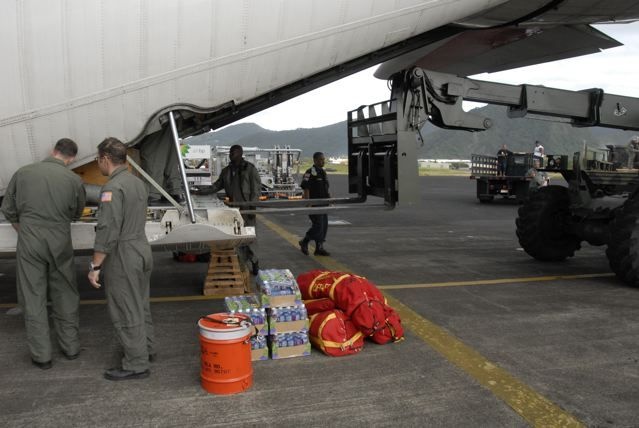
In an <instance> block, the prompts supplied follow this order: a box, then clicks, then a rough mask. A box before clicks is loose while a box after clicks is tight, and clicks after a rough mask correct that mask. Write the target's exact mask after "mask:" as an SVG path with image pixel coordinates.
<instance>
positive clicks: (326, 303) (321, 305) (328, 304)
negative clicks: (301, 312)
mask: <svg viewBox="0 0 639 428" xmlns="http://www.w3.org/2000/svg"><path fill="white" fill-rule="evenodd" d="M304 306H306V313H307V314H308V316H309V317H310V316H311V315H315V314H319V313H320V312H324V311H330V310H331V309H335V302H333V301H332V300H331V299H328V298H322V299H313V300H304Z"/></svg>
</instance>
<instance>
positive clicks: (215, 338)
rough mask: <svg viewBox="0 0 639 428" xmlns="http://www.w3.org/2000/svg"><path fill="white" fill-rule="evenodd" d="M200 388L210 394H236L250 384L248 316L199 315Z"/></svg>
mask: <svg viewBox="0 0 639 428" xmlns="http://www.w3.org/2000/svg"><path fill="white" fill-rule="evenodd" d="M198 327H199V328H200V348H201V352H202V368H201V372H200V375H201V378H202V388H204V389H205V390H206V391H207V392H211V393H214V394H236V393H238V392H242V391H245V390H247V389H248V388H250V387H251V385H252V384H253V366H252V365H251V344H250V342H249V341H250V339H251V333H252V331H251V327H252V323H251V319H250V318H249V317H248V316H247V315H243V314H230V313H219V314H211V315H207V316H205V317H202V318H200V321H198Z"/></svg>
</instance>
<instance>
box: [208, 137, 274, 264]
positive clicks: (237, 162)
mask: <svg viewBox="0 0 639 428" xmlns="http://www.w3.org/2000/svg"><path fill="white" fill-rule="evenodd" d="M243 155H244V149H242V146H240V145H237V144H235V145H233V146H231V149H230V150H229V160H230V162H229V164H228V165H227V166H225V167H224V168H223V169H222V171H220V176H219V177H218V179H217V180H216V181H215V183H213V189H212V190H213V192H217V191H219V190H221V189H224V191H225V192H226V196H227V197H228V198H229V201H230V202H252V201H258V200H259V199H260V193H261V191H262V180H261V179H260V173H259V172H257V168H255V165H253V164H252V163H251V162H248V161H247V160H245V159H244V157H243ZM249 208H250V207H249ZM242 218H243V219H244V226H251V227H255V214H243V215H242ZM238 252H239V255H240V258H241V262H242V264H245V263H247V262H248V261H250V262H251V264H252V269H251V270H252V272H253V275H257V273H258V270H259V261H258V259H257V256H256V255H255V253H254V252H253V250H252V249H251V247H250V246H248V245H241V246H240V247H239V248H238Z"/></svg>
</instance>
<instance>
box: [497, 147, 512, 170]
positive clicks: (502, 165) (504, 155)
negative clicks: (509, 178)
mask: <svg viewBox="0 0 639 428" xmlns="http://www.w3.org/2000/svg"><path fill="white" fill-rule="evenodd" d="M512 154H513V152H511V151H510V150H508V148H507V147H506V145H505V144H502V146H501V149H499V150H498V151H497V176H501V177H505V176H506V169H508V157H509V156H510V155H512Z"/></svg>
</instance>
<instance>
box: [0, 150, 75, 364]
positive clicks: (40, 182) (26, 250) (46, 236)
mask: <svg viewBox="0 0 639 428" xmlns="http://www.w3.org/2000/svg"><path fill="white" fill-rule="evenodd" d="M77 153H78V146H77V145H76V143H75V142H74V141H72V140H70V139H68V138H63V139H61V140H59V141H58V142H57V143H56V145H55V147H54V149H53V152H52V154H51V156H50V157H48V158H46V159H45V160H44V161H42V162H38V163H34V164H31V165H27V166H24V167H22V168H20V169H19V170H18V171H17V172H16V173H15V174H14V175H13V177H12V178H11V181H10V182H9V186H8V188H7V191H6V193H5V195H4V199H3V200H2V212H3V214H4V215H5V217H6V218H7V220H8V221H9V222H11V224H12V225H13V227H14V229H15V230H16V231H17V232H18V245H17V248H16V277H17V291H18V302H19V304H20V306H21V307H22V310H23V312H24V321H25V327H26V331H27V341H28V343H29V351H30V353H31V361H32V362H33V364H34V365H36V366H37V367H39V368H41V369H44V370H46V369H49V368H51V367H52V363H51V340H50V338H49V316H48V310H47V293H48V294H49V296H50V298H51V312H52V318H53V327H54V330H55V333H56V336H57V340H58V344H59V345H60V348H61V350H62V353H63V354H64V356H65V357H66V358H67V359H69V360H73V359H76V358H77V357H78V355H79V353H80V339H79V337H78V330H79V318H78V309H79V305H80V297H79V294H78V287H77V282H76V277H75V266H74V263H73V246H72V243H71V225H70V222H71V221H72V220H77V219H79V218H80V216H81V215H82V210H83V208H84V203H85V197H86V196H85V192H84V187H83V186H82V180H80V177H79V176H78V175H76V174H74V173H73V172H71V171H70V170H69V169H68V168H67V166H68V165H69V164H70V163H71V162H73V160H74V159H75V156H76V155H77Z"/></svg>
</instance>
